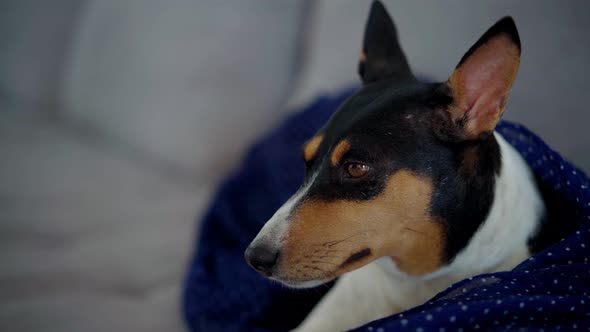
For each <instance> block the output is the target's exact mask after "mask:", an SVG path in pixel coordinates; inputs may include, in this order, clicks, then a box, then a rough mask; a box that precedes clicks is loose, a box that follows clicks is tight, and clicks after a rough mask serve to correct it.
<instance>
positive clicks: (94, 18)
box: [0, 0, 590, 332]
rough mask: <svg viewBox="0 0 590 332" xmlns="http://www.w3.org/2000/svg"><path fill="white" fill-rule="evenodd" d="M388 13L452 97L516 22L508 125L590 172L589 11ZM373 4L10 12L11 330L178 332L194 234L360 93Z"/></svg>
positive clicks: (202, 4)
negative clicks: (312, 120)
mask: <svg viewBox="0 0 590 332" xmlns="http://www.w3.org/2000/svg"><path fill="white" fill-rule="evenodd" d="M384 2H385V4H386V6H387V7H388V9H389V11H390V13H391V14H392V15H393V17H394V19H395V22H396V24H397V26H398V30H399V34H400V39H401V42H402V45H403V47H404V49H405V52H406V54H407V56H408V59H409V62H410V64H411V65H412V67H413V69H414V71H415V72H416V73H418V74H420V75H421V76H422V77H428V78H432V79H433V80H441V81H442V80H445V79H446V78H447V76H448V75H449V74H450V73H451V71H452V69H453V68H454V66H455V65H456V64H457V62H458V61H459V59H460V58H461V56H462V55H463V53H464V52H466V51H467V49H468V48H469V47H470V46H471V45H472V44H473V43H474V42H475V40H477V38H479V36H480V35H481V34H483V32H484V31H485V30H486V29H487V28H488V27H489V26H491V25H492V24H493V23H494V22H495V21H496V20H497V19H499V18H501V17H502V16H504V15H512V16H513V17H514V18H515V20H516V22H517V25H518V28H519V31H520V34H521V39H522V45H523V54H522V62H521V68H520V73H519V77H518V79H517V81H516V83H515V86H514V89H513V92H512V94H511V96H510V99H509V101H508V106H507V108H506V112H505V118H506V119H509V120H515V121H518V122H521V123H523V124H525V125H526V126H528V127H529V128H531V129H532V130H534V131H535V132H537V133H538V134H540V135H541V136H542V137H543V138H544V139H545V140H546V141H547V142H548V143H549V144H550V145H551V146H552V147H554V148H555V149H556V150H558V151H559V152H561V153H562V154H564V155H565V156H566V157H568V158H569V159H570V160H572V161H574V163H576V164H577V165H578V166H579V167H581V168H583V169H584V170H586V171H589V170H590V153H589V148H590V131H589V130H588V128H587V125H588V124H589V120H590V110H588V107H587V105H586V101H587V100H588V98H587V96H588V88H589V86H590V84H589V83H590V79H589V77H590V75H589V74H590V73H589V69H588V68H589V62H590V43H588V40H590V20H588V17H587V16H588V13H590V2H588V1H584V0H579V1H567V2H565V1H559V2H558V1H537V0H528V1H519V2H514V1H508V0H503V1H497V0H494V1H491V0H490V1H477V2H475V1H468V0H461V1H460V0H452V1H444V2H441V1H434V0H431V1H425V0H419V1H415V0H412V1H410V0H407V1H394V0H385V1H384ZM369 4H370V1H368V0H367V1H357V0H347V1H341V0H316V1H313V0H304V1H287V0H234V1H212V0H211V1H197V0H193V1H189V0H170V1H159V0H142V1H139V0H101V1H98V0H77V1H76V0H55V1H34V0H12V1H11V0H2V1H1V2H0V262H1V265H0V266H1V267H0V330H2V331H47V332H49V331H182V330H184V327H183V322H182V319H181V315H180V309H179V305H180V291H181V283H182V278H183V273H184V270H185V265H186V263H187V261H188V258H189V257H190V255H191V253H192V249H193V247H194V243H193V239H194V237H195V235H196V234H197V233H198V229H197V227H196V221H195V219H196V217H197V216H200V215H201V214H202V213H203V209H204V208H205V207H206V204H207V202H208V200H209V199H210V198H211V195H212V192H213V190H214V188H215V186H216V184H218V183H219V181H221V179H222V178H223V177H224V176H226V175H227V174H228V173H229V172H231V170H232V169H234V168H236V167H237V165H238V163H239V161H240V158H241V156H243V154H244V152H245V149H246V148H247V147H248V146H249V145H251V144H252V143H253V142H254V141H255V140H256V139H257V138H259V137H260V136H261V135H263V134H264V133H265V132H266V131H268V130H269V129H270V128H271V127H272V126H274V125H276V124H277V123H279V122H280V121H281V119H283V118H284V117H285V116H286V115H287V114H289V113H290V112H294V111H296V110H297V108H298V107H301V106H303V105H305V104H306V103H307V102H309V101H311V100H312V99H313V98H314V97H316V96H317V95H320V94H331V93H335V92H337V91H340V90H342V89H343V88H345V87H350V86H354V85H355V84H357V82H358V79H357V76H356V65H357V56H358V54H359V50H360V45H361V36H362V33H363V26H364V23H365V20H366V15H367V12H368V9H369Z"/></svg>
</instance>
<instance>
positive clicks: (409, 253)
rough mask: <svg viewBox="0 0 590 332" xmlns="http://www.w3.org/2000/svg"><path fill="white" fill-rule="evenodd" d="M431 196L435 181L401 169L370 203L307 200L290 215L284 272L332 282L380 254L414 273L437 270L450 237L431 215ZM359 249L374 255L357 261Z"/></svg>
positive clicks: (294, 277) (293, 277)
mask: <svg viewBox="0 0 590 332" xmlns="http://www.w3.org/2000/svg"><path fill="white" fill-rule="evenodd" d="M431 199H432V182H431V181H430V179H428V178H424V177H420V176H418V175H416V174H414V173H412V172H411V171H409V170H400V171H397V172H396V173H394V174H393V175H391V176H390V177H389V179H388V180H387V182H386V187H385V189H384V191H383V192H382V193H381V194H379V195H378V196H377V197H374V198H372V199H370V200H367V201H360V202H358V201H345V200H338V201H330V202H326V201H318V200H311V201H306V202H304V203H303V204H301V205H300V206H299V208H298V209H297V210H296V211H295V212H294V213H293V215H292V216H291V218H290V221H289V229H288V231H287V233H286V236H285V239H284V240H283V247H282V249H281V255H283V258H282V260H281V263H280V267H279V269H280V271H279V274H280V275H281V277H284V278H286V279H289V280H293V281H296V280H312V279H314V278H315V279H323V280H329V279H332V278H335V277H337V276H339V275H341V274H342V273H345V272H348V271H351V270H354V269H356V268H359V267H361V266H363V265H365V264H367V263H369V262H370V261H372V260H374V259H376V258H379V257H391V258H392V259H393V260H394V261H395V263H396V265H397V267H398V268H399V269H400V270H402V271H404V272H406V273H408V274H410V275H424V274H427V273H430V272H433V271H435V270H437V269H438V268H439V267H440V266H441V265H442V262H443V257H444V252H443V250H444V247H445V244H444V241H445V236H444V229H443V227H444V226H443V225H442V224H441V223H440V222H439V221H438V220H436V219H435V218H433V217H432V216H431V215H430V214H429V207H430V202H431ZM359 252H367V253H368V254H367V255H366V256H365V255H363V256H362V257H358V260H357V259H355V260H352V261H351V260H350V257H353V256H354V257H355V258H356V256H358V255H356V254H357V253H359ZM355 255H356V256H355ZM347 261H348V263H347V264H343V263H345V262H347ZM297 269H299V270H301V271H305V274H301V273H299V272H297Z"/></svg>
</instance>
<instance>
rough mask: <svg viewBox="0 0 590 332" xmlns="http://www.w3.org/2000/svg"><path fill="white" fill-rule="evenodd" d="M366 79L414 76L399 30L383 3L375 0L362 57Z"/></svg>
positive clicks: (360, 68) (361, 72)
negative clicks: (399, 40) (398, 36)
mask: <svg viewBox="0 0 590 332" xmlns="http://www.w3.org/2000/svg"><path fill="white" fill-rule="evenodd" d="M359 74H360V76H361V79H362V81H363V83H365V84H367V83H371V82H376V81H380V80H383V79H387V78H399V79H400V80H404V79H413V75H412V72H411V70H410V67H409V66H408V61H407V60H406V57H405V56H404V53H403V52H402V50H401V48H400V46H399V42H398V40H397V31H396V29H395V26H394V25H393V21H392V20H391V17H389V14H387V10H386V9H385V7H383V4H382V3H381V2H379V1H374V2H373V4H372V5H371V10H370V12H369V19H368V20H367V26H366V27H365V37H364V41H363V49H362V51H361V56H360V59H359Z"/></svg>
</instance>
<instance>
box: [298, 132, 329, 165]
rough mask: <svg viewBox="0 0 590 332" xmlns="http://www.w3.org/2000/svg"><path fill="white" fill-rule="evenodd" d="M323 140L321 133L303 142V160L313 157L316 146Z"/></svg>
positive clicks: (316, 149)
mask: <svg viewBox="0 0 590 332" xmlns="http://www.w3.org/2000/svg"><path fill="white" fill-rule="evenodd" d="M323 140H324V136H323V135H317V136H314V137H312V138H311V139H310V140H309V141H307V143H305V145H304V147H303V159H305V161H310V160H312V159H313V157H315V155H316V153H317V152H318V148H319V147H320V144H322V141H323Z"/></svg>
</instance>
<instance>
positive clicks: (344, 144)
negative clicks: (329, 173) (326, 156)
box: [330, 139, 350, 166]
mask: <svg viewBox="0 0 590 332" xmlns="http://www.w3.org/2000/svg"><path fill="white" fill-rule="evenodd" d="M349 150H350V142H348V140H345V139H344V140H342V141H340V142H339V143H338V144H337V145H336V146H335V147H334V149H333V150H332V156H331V157H330V161H331V162H332V166H337V165H338V163H340V160H341V159H342V157H343V156H344V154H345V153H346V152H348V151H349Z"/></svg>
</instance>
